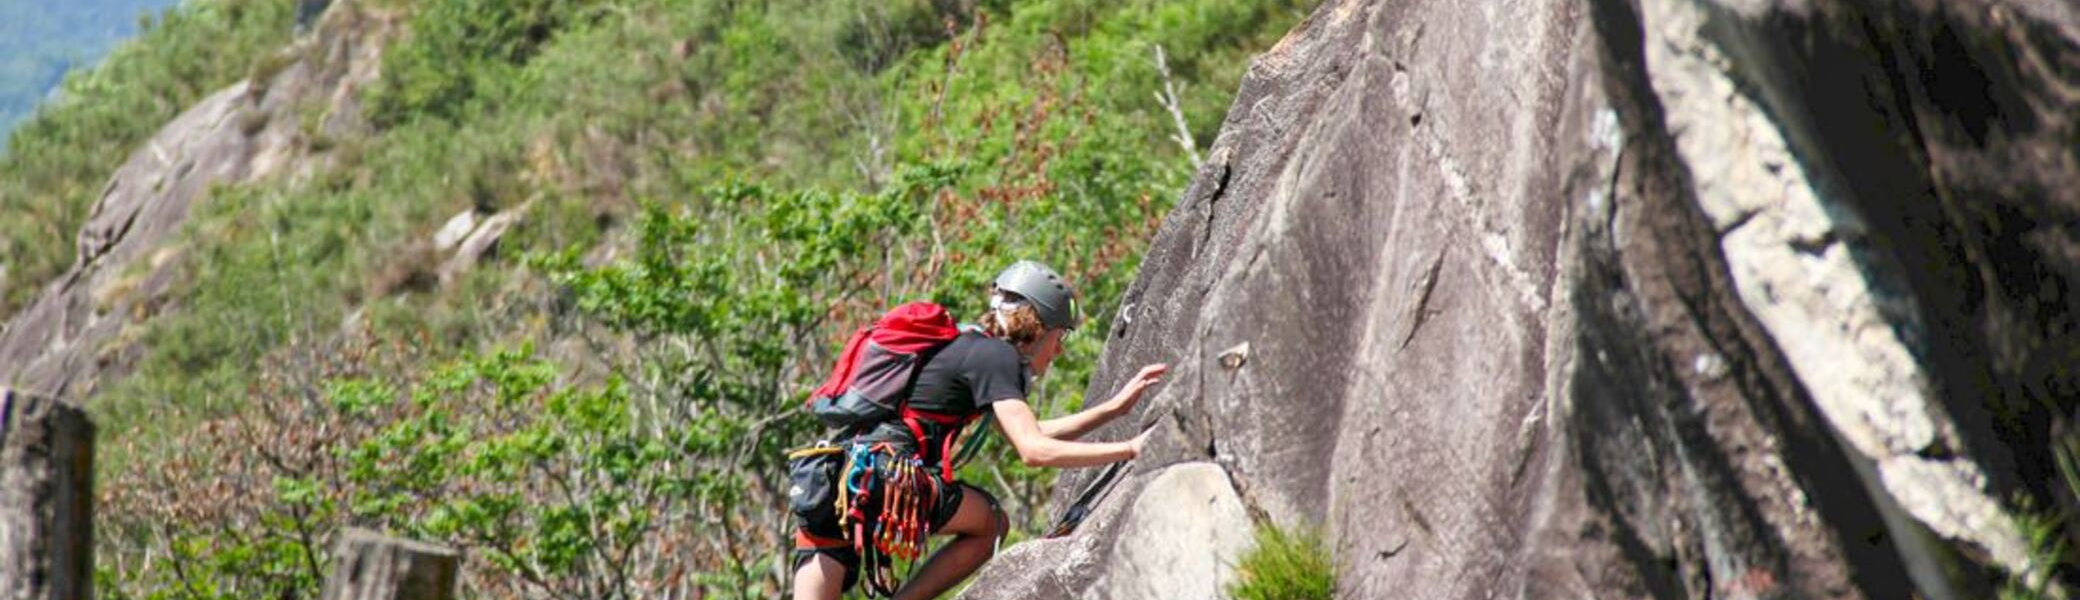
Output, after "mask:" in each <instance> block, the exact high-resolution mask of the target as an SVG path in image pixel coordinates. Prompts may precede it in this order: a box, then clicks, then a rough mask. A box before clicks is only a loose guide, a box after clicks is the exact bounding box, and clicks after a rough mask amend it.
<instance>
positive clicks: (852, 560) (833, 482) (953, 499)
mask: <svg viewBox="0 0 2080 600" xmlns="http://www.w3.org/2000/svg"><path fill="white" fill-rule="evenodd" d="M828 458H830V459H831V460H829V461H827V462H826V461H818V460H817V457H812V458H808V459H801V460H798V461H796V462H795V463H793V464H792V465H790V471H791V473H790V478H791V479H792V480H793V487H792V488H791V489H790V490H789V492H790V494H789V496H790V498H792V499H793V500H795V502H793V503H792V505H791V506H790V509H791V510H792V511H793V512H794V517H795V535H794V541H795V545H794V561H793V567H794V569H795V570H797V571H799V570H801V568H802V565H803V564H804V563H807V562H808V561H809V560H810V559H813V558H815V557H816V555H818V554H822V555H824V556H829V557H831V559H832V560H836V561H838V564H840V565H843V566H844V567H845V584H844V587H842V588H840V589H842V590H850V589H852V586H854V585H856V584H858V582H859V565H860V557H859V553H858V552H857V551H855V550H853V548H852V542H851V541H849V540H847V539H846V537H845V534H846V532H845V530H844V529H842V528H840V527H839V526H838V510H837V506H836V505H835V504H834V503H833V502H832V499H833V498H834V497H835V496H834V495H833V494H834V493H835V490H836V489H837V488H836V486H837V485H838V481H837V478H838V475H837V471H838V468H837V466H836V465H838V464H842V463H843V458H844V457H843V456H836V455H832V456H829V457H828ZM818 463H822V464H818ZM797 492H799V493H797ZM968 494H981V496H982V499H983V501H984V502H988V503H989V509H990V512H991V513H993V514H998V515H1001V514H1003V512H1004V509H1003V506H1002V505H1000V504H998V503H997V497H996V496H992V495H990V493H989V492H987V491H983V489H982V488H978V487H975V486H972V485H968V484H966V483H962V482H959V481H955V482H954V483H952V484H951V485H946V486H944V487H943V488H942V489H941V490H940V493H939V494H938V502H937V503H936V504H935V505H934V506H932V519H931V521H932V522H931V530H932V531H938V530H939V529H941V528H943V527H945V526H946V523H947V522H950V521H952V520H953V516H954V515H955V514H958V513H959V512H960V509H961V501H962V500H963V499H964V498H966V497H967V495H968Z"/></svg>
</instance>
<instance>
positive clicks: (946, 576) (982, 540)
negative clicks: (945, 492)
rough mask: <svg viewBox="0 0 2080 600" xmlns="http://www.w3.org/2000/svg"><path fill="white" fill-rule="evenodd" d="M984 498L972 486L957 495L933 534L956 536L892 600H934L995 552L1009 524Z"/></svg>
mask: <svg viewBox="0 0 2080 600" xmlns="http://www.w3.org/2000/svg"><path fill="white" fill-rule="evenodd" d="M985 498H986V496H985V495H984V492H983V491H982V490H978V489H975V488H973V487H970V488H968V489H967V490H965V493H963V494H961V507H960V509H959V510H957V511H955V512H954V513H953V519H951V520H948V521H947V522H946V526H945V527H941V528H939V531H937V532H935V533H936V534H938V535H953V536H956V537H955V538H954V540H953V541H952V542H949V543H947V544H946V547H944V548H940V549H939V551H938V552H934V553H932V557H931V558H930V559H928V560H926V561H925V563H924V566H923V567H919V568H918V569H917V574H916V575H913V576H911V577H910V581H907V582H904V583H903V587H902V589H900V590H896V595H895V598H896V600H929V599H931V598H937V597H939V594H942V593H945V592H946V590H948V589H952V588H953V586H954V585H956V584H959V583H960V582H961V580H963V579H967V578H968V576H969V575H971V574H974V573H975V570H976V569H979V568H982V563H985V562H988V561H989V557H990V555H991V554H994V553H995V552H996V545H997V539H998V538H999V537H1002V536H1003V535H1004V532H1005V531H1006V530H1008V529H1010V527H1011V523H1010V521H1008V520H1006V519H1005V518H1004V515H1003V513H1001V512H999V511H997V509H996V508H995V507H993V506H990V502H989V500H987V499H985ZM797 581H799V580H797ZM795 589H797V590H799V589H801V588H800V587H797V588H795ZM797 594H799V592H797ZM800 597H801V596H799V595H797V596H796V598H800Z"/></svg>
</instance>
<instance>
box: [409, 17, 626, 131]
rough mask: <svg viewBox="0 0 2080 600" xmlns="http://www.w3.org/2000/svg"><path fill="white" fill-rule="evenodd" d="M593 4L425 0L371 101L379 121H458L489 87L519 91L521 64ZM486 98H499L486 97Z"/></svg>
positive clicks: (413, 18)
mask: <svg viewBox="0 0 2080 600" xmlns="http://www.w3.org/2000/svg"><path fill="white" fill-rule="evenodd" d="M587 4H590V3H589V2H572V1H565V0H425V1H424V2H420V3H419V4H418V6H417V7H416V12H415V13H414V14H413V17H412V22H411V26H410V27H411V36H410V37H409V38H407V39H406V40H405V41H404V42H403V43H402V44H399V45H398V46H397V47H396V48H393V49H391V50H390V51H389V52H388V53H387V54H385V55H384V59H383V70H384V72H385V76H384V77H383V85H382V86H380V87H378V88H376V90H375V93H374V95H373V97H372V98H371V104H372V105H373V108H372V109H371V113H372V116H373V117H374V118H375V120H376V121H377V122H378V123H384V124H396V123H400V122H403V121H406V120H408V119H411V118H413V117H418V116H429V117H439V118H450V119H452V118H455V117H457V116H459V111H461V110H462V109H463V108H464V107H465V106H466V105H467V104H468V101H469V100H470V99H471V98H472V97H474V96H477V95H479V94H480V93H484V90H485V89H486V88H497V87H500V86H517V85H521V83H518V82H515V81H513V80H514V79H516V78H523V77H524V74H523V73H522V72H520V70H519V66H520V65H522V64H524V63H526V62H527V59H529V58H531V57H533V56H534V55H535V54H536V53H537V52H539V51H540V49H541V48H542V46H543V45H545V44H547V43H548V42H549V41H550V37H551V36H553V35H555V33H556V32H557V31H558V30H560V29H562V28H564V27H565V25H566V23H565V22H566V21H568V20H570V19H571V18H572V17H573V16H575V15H577V14H578V13H580V12H581V11H582V10H583V9H584V7H585V5H587ZM484 95H493V94H490V93H485V94H484Z"/></svg>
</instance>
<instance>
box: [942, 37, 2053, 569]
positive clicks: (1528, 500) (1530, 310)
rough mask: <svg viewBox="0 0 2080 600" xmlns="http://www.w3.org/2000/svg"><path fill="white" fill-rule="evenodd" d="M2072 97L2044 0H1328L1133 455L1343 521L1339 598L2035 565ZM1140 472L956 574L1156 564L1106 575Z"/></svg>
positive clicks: (1135, 294)
mask: <svg viewBox="0 0 2080 600" xmlns="http://www.w3.org/2000/svg"><path fill="white" fill-rule="evenodd" d="M2075 90H2080V19H2076V17H2075V10H2074V9H2073V8H2072V7H2071V6H2069V5H2067V4H2064V3H2058V2H2039V1H2016V2H2003V1H1993V0H1986V1H1979V2H1968V3H1961V4H1958V5H1954V6H1953V5H1942V4H1937V3H1932V2H1900V3H1873V2H1862V1H1853V0H1839V1H1837V0H1799V1H1783V2H1773V1H1769V0H1752V1H1738V2H1736V1H1732V0H1727V1H1724V2H1712V1H1700V0H1637V1H1628V0H1593V1H1588V2H1581V1H1559V0H1553V1H1540V0H1518V1H1503V2H1483V3H1460V2H1445V1H1422V0H1416V1H1395V2H1389V1H1385V0H1341V1H1339V0H1331V1H1329V2H1325V3H1324V4H1323V5H1322V6H1321V7H1320V8H1319V9H1318V10H1317V11H1316V12H1315V13H1314V14H1313V15H1312V16H1311V17H1310V18H1309V19H1308V20H1307V21H1306V22H1304V23H1303V24H1302V25H1300V26H1299V27H1298V28H1296V29H1295V31H1293V32H1292V33H1290V34H1289V35H1288V36H1287V37H1286V38H1285V39H1284V40H1282V41H1281V42H1280V43H1279V44H1278V45H1277V46H1276V47H1274V48H1273V49H1272V50H1270V51H1269V52H1267V53H1265V54H1264V55H1263V56H1260V57H1259V58H1258V59H1257V60H1256V61H1255V62H1254V63H1253V64H1252V66H1251V69H1250V71H1249V73H1248V75H1247V77H1246V78H1245V79H1244V81H1243V83H1242V87H1241V89H1240V90H1239V92H1238V94H1237V98H1236V101H1235V104H1234V105H1233V107H1232V108H1231V109H1230V111H1229V114H1228V117H1227V119H1226V121H1225V122H1224V123H1223V126H1222V130H1221V133H1220V135H1219V136H1218V138H1217V139H1216V141H1215V143H1214V145H1213V147H1212V148H1211V149H1210V151H1209V152H1208V153H1207V156H1208V158H1207V160H1206V162H1205V164H1204V165H1203V166H1202V168H1201V169H1200V171H1199V173H1198V174H1197V176H1196V178H1195V179H1194V182H1193V184H1192V185H1191V187H1190V189H1188V190H1187V191H1186V192H1185V194H1184V195H1183V197H1182V198H1180V200H1179V203H1178V205H1177V207H1176V208H1175V209H1174V211H1173V212H1172V214H1171V215H1170V216H1169V218H1168V220H1167V221H1166V223H1165V224H1164V226H1163V228H1162V230H1161V231H1160V232H1159V233H1158V235H1157V238H1156V240H1155V241H1154V243H1153V245H1152V247H1151V249H1150V250H1149V252H1148V254H1147V256H1146V259H1145V261H1144V263H1143V265H1142V270H1141V273H1140V275H1139V278H1138V280H1137V281H1136V282H1135V284H1134V285H1133V286H1132V287H1131V288H1129V290H1128V291H1127V293H1126V295H1125V297H1124V298H1123V304H1124V306H1123V308H1122V311H1121V312H1122V317H1123V318H1121V319H1119V320H1118V322H1116V323H1115V324H1114V328H1113V330H1112V331H1110V332H1109V334H1108V335H1109V336H1110V338H1111V339H1110V340H1109V341H1108V346H1107V349H1106V353H1105V356H1104V358H1103V360H1102V364H1101V365H1100V368H1099V370H1098V372H1097V374H1096V376H1095V377H1094V378H1093V381H1092V393H1094V394H1096V393H1109V392H1111V391H1112V390H1113V389H1116V388H1117V386H1119V385H1120V384H1121V383H1123V382H1124V381H1125V380H1126V378H1127V377H1129V376H1130V375H1131V374H1132V373H1133V372H1134V371H1135V370H1136V369H1137V368H1139V367H1140V366H1141V365H1143V364H1147V363H1152V362H1173V363H1175V367H1174V368H1173V371H1172V375H1171V376H1170V377H1169V378H1168V379H1169V381H1170V382H1171V383H1169V384H1168V385H1167V387H1166V388H1164V389H1162V390H1161V391H1160V392H1159V393H1158V394H1157V395H1156V396H1155V397H1153V398H1151V399H1150V400H1149V401H1148V402H1146V403H1144V405H1143V406H1142V407H1141V409H1140V410H1142V411H1144V413H1146V414H1166V413H1173V412H1174V414H1175V415H1176V416H1175V417H1174V418H1171V419H1170V425H1169V426H1166V427H1165V428H1164V431H1165V433H1164V434H1163V435H1162V436H1159V441H1158V443H1156V444H1155V445H1154V449H1153V450H1151V451H1150V452H1149V453H1148V454H1147V455H1145V456H1144V458H1143V459H1141V460H1142V462H1143V463H1144V464H1141V465H1137V468H1138V469H1140V472H1142V473H1153V472H1160V470H1161V469H1163V468H1164V467H1165V466H1166V465H1169V464H1175V463H1179V462H1193V461H1211V462H1213V463H1215V464H1219V465H1221V466H1223V467H1224V468H1225V469H1226V470H1227V471H1228V472H1229V474H1230V478H1231V481H1232V483H1233V484H1234V485H1235V488H1236V490H1237V492H1238V494H1239V496H1240V497H1241V498H1242V500H1243V501H1244V503H1245V505H1247V506H1249V507H1250V508H1251V509H1252V513H1255V514H1261V515H1263V516H1264V518H1268V519H1270V520H1272V521H1274V522H1278V523H1280V524H1284V525H1311V524H1321V525H1325V526H1326V527H1327V529H1328V530H1329V531H1331V532H1332V534H1333V535H1332V538H1333V541H1334V546H1335V548H1334V550H1335V552H1336V560H1337V562H1338V564H1339V573H1340V584H1341V587H1340V588H1339V596H1340V597H1347V598H1488V597H1498V596H1499V597H1566V598H1575V597H1604V598H1609V597H1654V598H1778V597H1800V598H1904V597H1909V596H1912V595H1918V596H1920V597H1924V598H1931V599H1936V598H1975V597H1986V596H1989V595H1990V594H1991V592H1992V586H1993V585H1995V584H1997V583H1998V582H2000V581H2002V580H2003V578H2004V577H2005V576H2006V575H2004V572H2018V573H2026V574H2027V575H2025V578H2026V579H2034V580H2038V581H2042V580H2044V579H2045V575H2044V573H2045V572H2044V571H2043V570H2042V569H2041V566H2039V565H2030V564H2028V563H2027V559H2026V558H2025V557H2023V556H2022V552H2021V549H2022V548H2023V546H2022V540H2021V539H2020V537H2019V536H2018V531H2017V529H2016V528H2015V526H2014V523H2013V521H2012V518H2011V515H2010V513H2009V511H2010V510H2011V509H2012V507H2011V506H2007V505H2006V501H2005V500H2004V499H2005V498H2009V497H2012V494H2014V493H2016V492H2020V491H2029V492H2032V493H2034V494H2036V495H2038V496H2039V497H2044V498H2063V496H2060V495H2059V492H2058V491H2057V490H2056V489H2055V485H2054V483H2055V482H2056V481H2057V479H2056V477H2055V475H2054V474H2053V472H2052V470H2053V469H2055V463H2054V462H2053V461H2052V460H2051V457H2050V456H2049V451H2048V448H2049V444H2048V440H2049V437H2048V431H2050V429H2051V428H2052V426H2053V425H2052V424H2053V423H2054V422H2057V421H2060V420H2062V419H2064V418H2066V416H2067V415H2069V414H2071V413H2072V411H2073V410H2074V408H2075V401H2076V399H2080V385H2076V383H2080V381H2076V380H2075V378H2076V377H2080V374H2076V373H2072V372H2070V371H2071V370H2070V369H2067V368H2065V367H2062V366H2059V365H2069V364H2072V362H2073V361H2074V360H2076V359H2080V336H2073V335H2071V333H2072V332H2073V331H2074V329H2075V324H2076V322H2080V319H2076V318H2075V317H2076V314H2080V313H2076V308H2080V304H2076V302H2080V300H2076V299H2075V298H2074V295H2073V294H2072V293H2071V292H2072V286H2073V284H2074V283H2075V282H2076V281H2080V279H2076V278H2080V241H2075V240H2076V238H2075V235H2076V232H2074V231H2072V230H2071V229H2070V227H2071V223H2075V222H2080V219H2076V217H2080V117H2076V115H2080V91H2075ZM1235 348H1247V354H1248V356H1247V357H1246V359H1243V360H1234V359H1229V360H1223V359H1222V355H1223V353H1227V352H1229V351H1230V350H1231V349H1235ZM1140 420H1141V419H1126V420H1124V421H1126V422H1139V421H1140ZM1129 427H1131V426H1130V425H1120V426H1118V427H1114V428H1108V429H1106V430H1101V431H1100V432H1099V433H1098V434H1096V435H1097V437H1100V438H1123V437H1125V436H1126V435H1127V433H1128V431H1127V429H1128V428H1129ZM1088 476H1089V475H1088V474H1087V472H1070V473H1067V474H1065V476H1064V477H1063V478H1062V481H1061V483H1060V487H1059V488H1058V490H1057V497H1056V500H1057V501H1058V502H1063V501H1066V500H1067V499H1068V498H1067V496H1068V495H1069V494H1072V493H1074V491H1076V490H1078V489H1080V488H1081V487H1082V484H1083V483H1084V481H1085V480H1086V479H1087V477H1088ZM1148 479H1149V478H1148V476H1146V475H1130V476H1129V477H1127V478H1126V479H1125V482H1124V483H1123V484H1122V485H1121V487H1120V489H1119V490H1117V491H1116V492H1115V493H1114V494H1113V495H1112V496H1111V497H1110V498H1109V499H1107V500H1106V501H1105V502H1104V503H1102V504H1101V505H1100V506H1099V507H1098V508H1097V511H1096V512H1095V513H1094V516H1093V518H1092V521H1091V522H1090V523H1089V524H1087V525H1086V526H1085V527H1084V528H1083V529H1081V530H1080V531H1078V532H1077V533H1076V534H1075V535H1073V536H1070V537H1068V538H1065V539H1058V540H1047V541H1043V542H1036V543H1032V544H1027V545H1024V546H1021V547H1018V548H1013V549H1011V550H1010V551H1008V552H1006V553H1005V555H1004V556H1002V557H1000V558H999V559H998V560H996V561H995V562H994V563H993V564H992V565H990V566H989V567H987V568H986V569H985V570H984V573H983V574H982V575H981V578H980V579H979V580H978V581H977V582H976V584H975V585H974V586H972V587H971V588H970V589H969V591H968V592H967V594H966V596H965V597H967V598H985V599H986V598H1144V597H1147V598H1153V597H1164V596H1162V595H1161V594H1155V595H1150V594H1148V593H1145V590H1144V591H1143V592H1133V591H1130V590H1127V589H1126V588H1122V587H1119V585H1120V584H1119V582H1120V581H1122V580H1124V579H1132V578H1135V577H1141V576H1142V575H1130V574H1129V573H1130V572H1131V571H1130V570H1131V569H1133V568H1134V567H1128V566H1124V565H1123V561H1122V560H1121V558H1122V557H1121V555H1120V552H1119V550H1118V547H1119V546H1120V545H1121V544H1130V543H1147V542H1150V541H1151V540H1150V539H1149V538H1150V537H1151V536H1154V537H1160V536H1162V535H1163V534H1161V533H1156V532H1147V531H1144V530H1135V529H1130V528H1128V527H1126V526H1124V525H1122V524H1121V523H1122V522H1123V518H1122V515H1123V514H1125V513H1127V512H1129V509H1128V508H1126V507H1129V506H1134V505H1137V504H1139V503H1140V502H1142V501H1143V498H1144V496H1145V495H1147V494H1150V493H1151V492H1150V491H1149V490H1150V489H1151V486H1149V484H1148ZM2067 501H2070V499H2067ZM2068 584H2069V582H2068ZM1129 587H1131V586H1129ZM2053 587H2054V590H2053V594H2054V595H2060V594H2063V593H2064V592H2063V591H2062V590H2059V589H2056V588H2057V587H2060V586H2058V585H2054V586H2053Z"/></svg>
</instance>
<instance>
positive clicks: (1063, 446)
mask: <svg viewBox="0 0 2080 600" xmlns="http://www.w3.org/2000/svg"><path fill="white" fill-rule="evenodd" d="M990 407H991V410H993V411H995V413H996V415H997V426H998V427H1001V428H1003V430H1004V439H1007V440H1010V441H1011V447H1012V448H1014V449H1017V450H1018V458H1019V460H1021V461H1024V462H1025V463H1026V464H1027V465H1030V466H1035V467H1088V466H1092V465H1103V464H1110V463H1115V462H1119V461H1122V460H1126V459H1129V458H1133V457H1135V456H1137V455H1140V454H1141V444H1142V443H1143V440H1146V439H1147V438H1148V434H1147V433H1146V432H1144V433H1142V434H1141V435H1139V436H1136V437H1135V438H1134V439H1133V440H1130V441H1125V442H1073V441H1068V440H1059V439H1055V438H1052V437H1048V436H1047V435H1045V434H1044V433H1042V432H1041V431H1040V422H1039V420H1038V419H1036V418H1034V417H1033V407H1031V406H1028V405H1027V404H1026V402H1025V401H1024V400H998V401H996V402H992V403H990Z"/></svg>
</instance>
